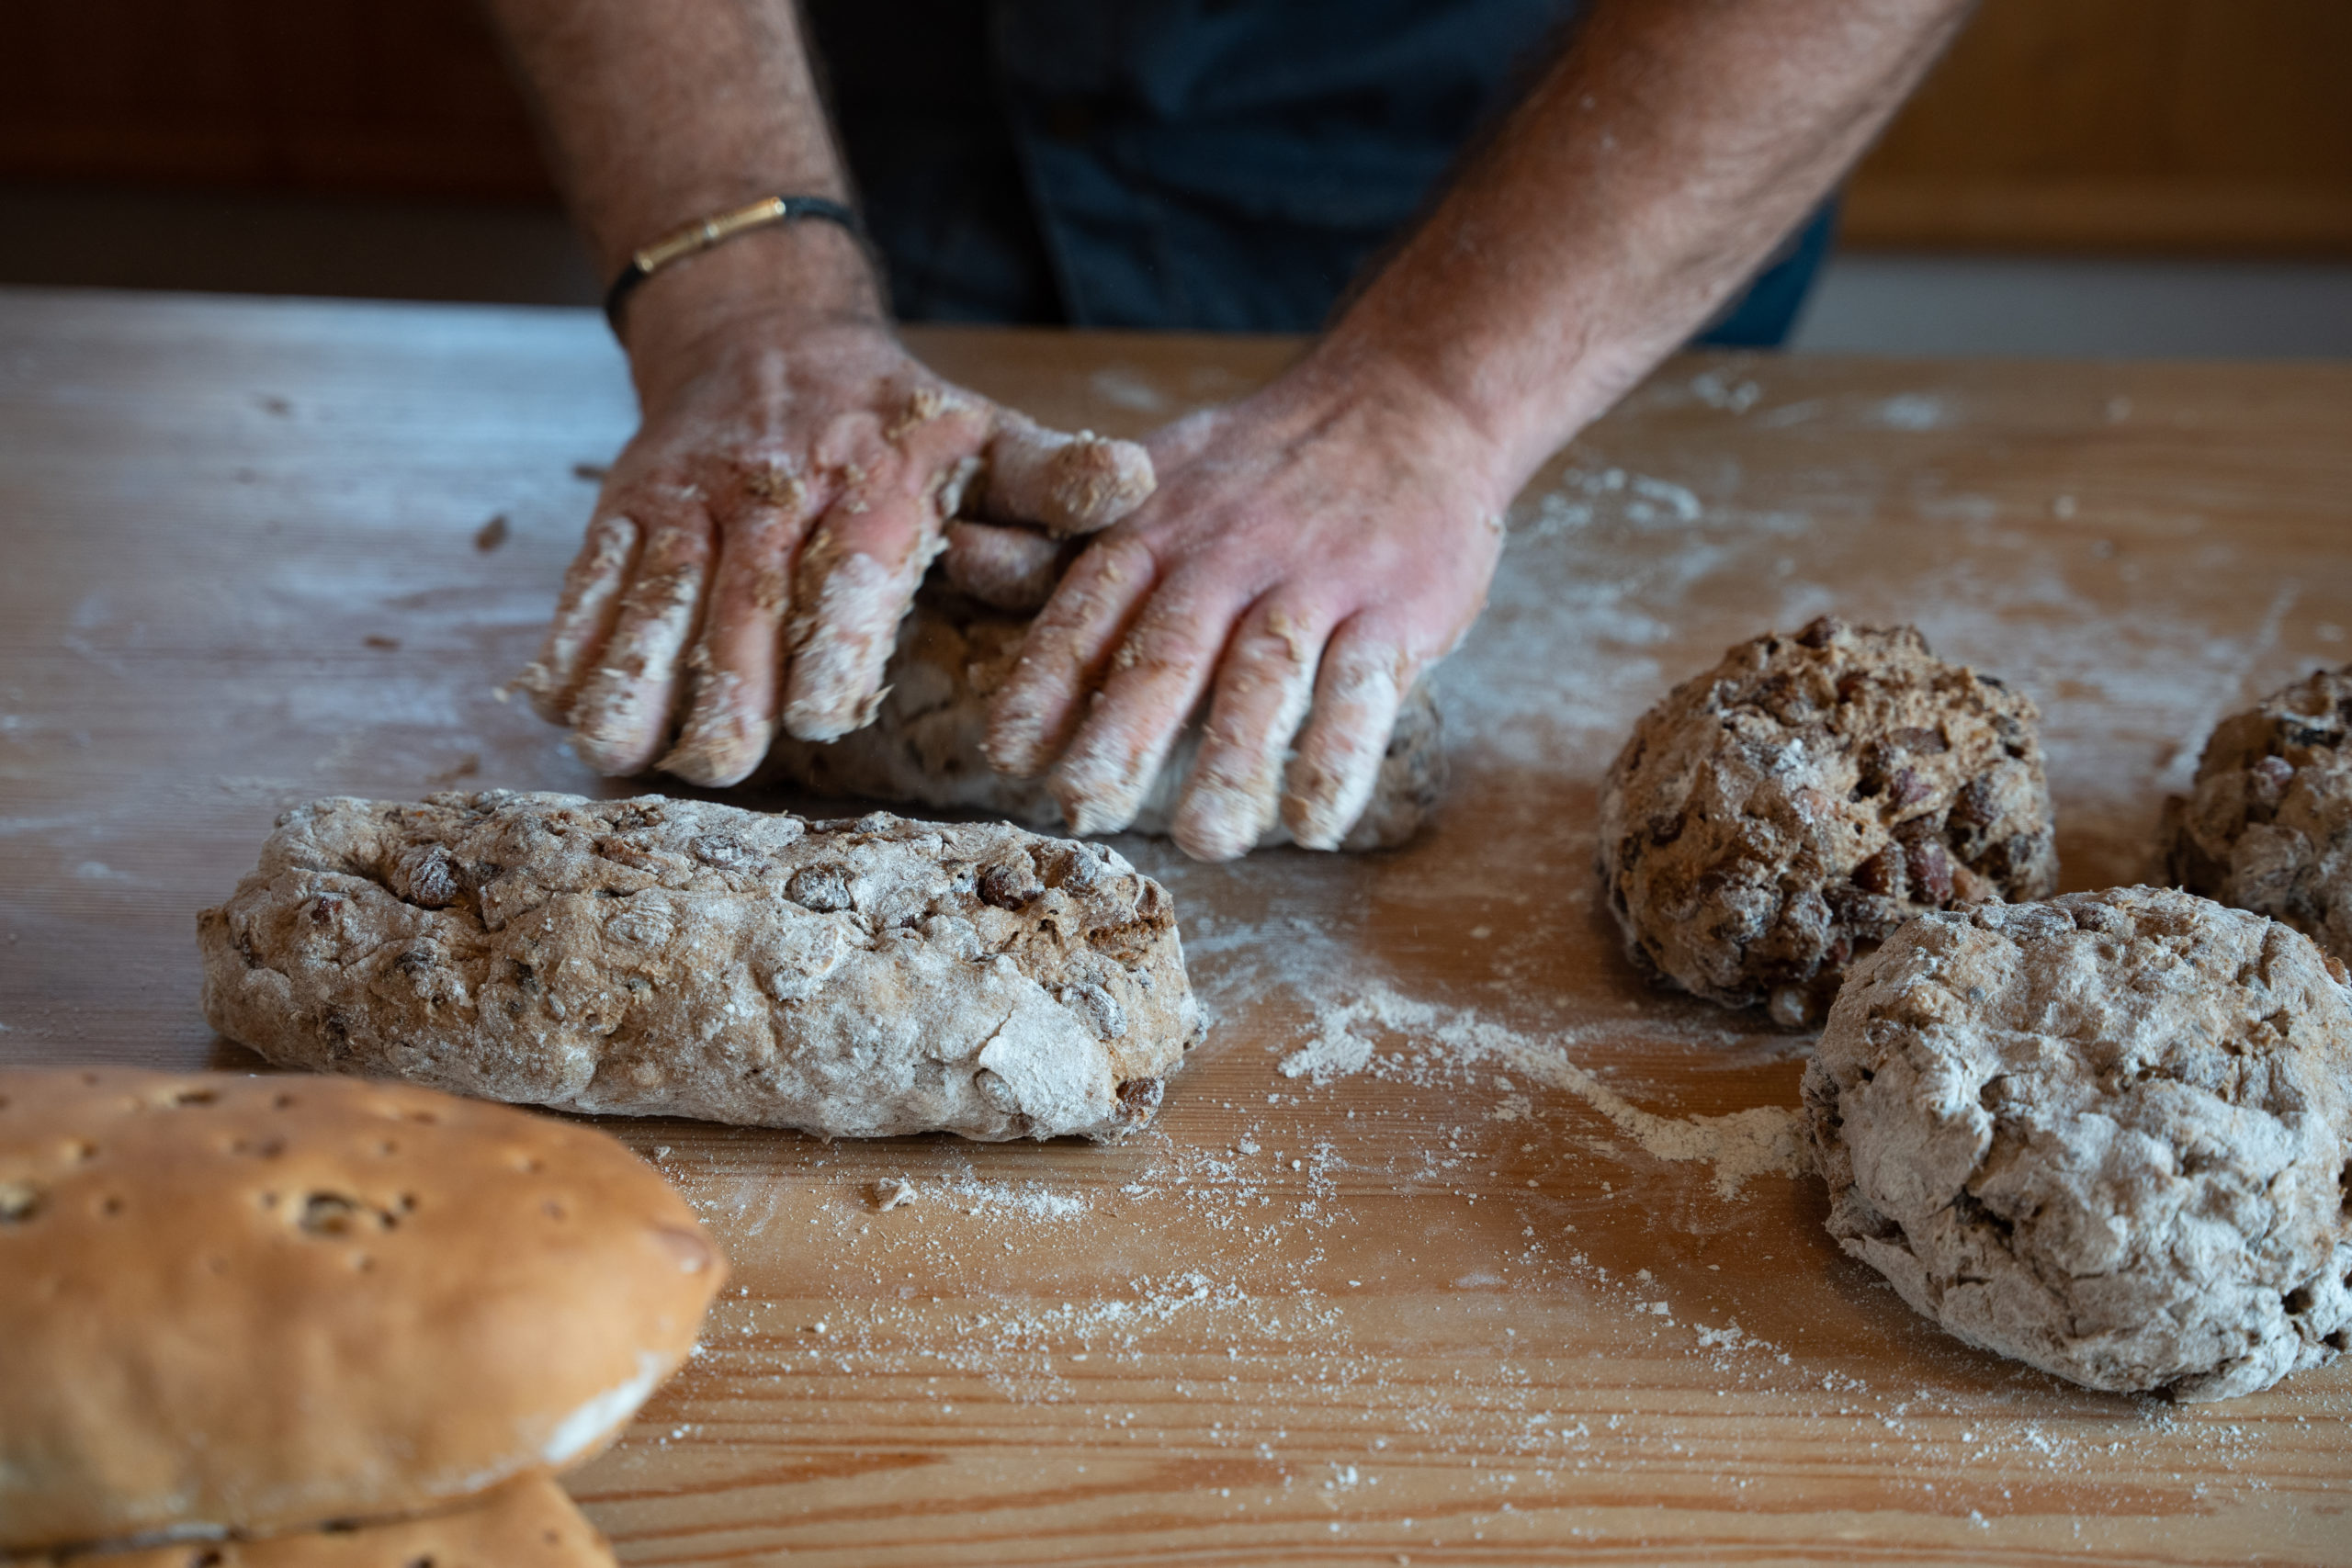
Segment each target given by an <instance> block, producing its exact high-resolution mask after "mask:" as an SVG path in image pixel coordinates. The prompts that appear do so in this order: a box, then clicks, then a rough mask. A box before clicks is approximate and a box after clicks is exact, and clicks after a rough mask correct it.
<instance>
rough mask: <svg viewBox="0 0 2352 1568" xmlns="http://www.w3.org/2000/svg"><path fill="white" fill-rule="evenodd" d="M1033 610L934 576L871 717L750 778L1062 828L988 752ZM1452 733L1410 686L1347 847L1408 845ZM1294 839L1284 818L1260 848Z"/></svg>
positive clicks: (1149, 803) (789, 742)
mask: <svg viewBox="0 0 2352 1568" xmlns="http://www.w3.org/2000/svg"><path fill="white" fill-rule="evenodd" d="M1028 630H1029V618H1028V617H1027V616H1025V615H1012V614H1008V613H1006V612H1004V611H1001V610H994V609H990V608H989V607H988V606H986V605H983V604H979V603H978V601H976V600H972V599H967V598H966V597H964V596H963V595H961V594H958V593H953V592H947V591H945V590H944V589H942V588H940V587H938V586H937V585H936V584H934V585H933V586H931V587H928V588H926V589H925V590H924V591H923V592H922V593H921V594H919V595H918V596H917V597H916V599H915V605H914V608H913V610H911V611H910V612H909V613H908V615H907V618H906V619H905V620H904V621H903V622H901V623H900V624H899V646H898V650H897V651H896V652H895V653H893V654H892V655H891V658H890V670H889V675H890V687H889V690H888V692H887V693H886V694H884V696H883V698H882V705H881V707H880V709H879V710H878V711H877V713H876V717H875V721H874V722H873V723H872V724H871V725H868V726H867V727H866V728H864V729H859V730H854V731H852V732H851V733H849V734H847V735H844V736H842V738H841V739H838V740H832V741H827V742H824V743H821V744H820V743H816V742H811V741H806V740H795V739H792V738H791V737H789V736H783V735H780V736H778V737H777V739H776V740H775V744H774V745H773V746H771V747H770V748H769V750H768V755H767V761H765V762H764V763H763V764H762V765H761V768H760V771H759V773H756V774H754V775H753V777H752V784H754V785H769V786H776V785H784V786H789V787H791V788H794V789H797V790H803V791H814V792H815V793H817V794H819V795H842V796H853V797H862V798H865V799H870V800H888V801H900V802H907V803H910V804H913V805H916V806H922V807H930V808H932V809H933V810H972V811H985V812H989V813H991V814H993V815H996V816H1001V817H1008V818H1012V820H1013V821H1016V822H1019V823H1023V824H1024V825H1025V826H1027V827H1030V828H1035V829H1042V830H1045V831H1047V832H1055V833H1058V832H1061V831H1063V830H1064V829H1063V826H1062V808H1061V807H1060V805H1059V803H1057V801H1056V800H1055V799H1054V797H1053V796H1052V795H1050V794H1048V793H1047V792H1046V781H1045V780H1044V779H1043V778H1035V779H1016V778H1012V777H1010V776H1008V775H1006V774H1003V773H998V772H997V771H996V770H995V769H994V768H991V767H990V766H989V762H988V759H987V758H986V757H985V756H983V755H982V754H981V752H980V737H981V735H982V733H983V732H984V731H985V730H986V729H987V727H988V705H989V698H990V697H992V696H994V695H995V694H996V692H997V689H998V688H999V687H1000V686H1001V685H1002V684H1003V683H1004V682H1005V681H1006V680H1007V679H1009V678H1010V677H1011V675H1012V666H1013V663H1014V661H1015V660H1017V659H1018V658H1019V657H1020V655H1021V639H1022V638H1023V637H1024V636H1026V635H1027V634H1028ZM1200 745H1201V731H1200V728H1199V727H1198V726H1197V725H1194V726H1190V727H1188V728H1186V729H1185V730H1184V732H1183V733H1182V735H1180V736H1179V737H1178V738H1177V740H1176V744H1175V746H1174V747H1173V748H1172V749H1171V750H1170V752H1169V756H1168V761H1167V762H1166V763H1165V764H1163V765H1162V766H1161V768H1160V770H1159V778H1157V779H1155V780H1154V781H1153V782H1152V785H1151V788H1150V791H1149V792H1148V794H1147V795H1145V797H1144V801H1143V805H1142V807H1140V808H1139V809H1138V810H1137V812H1136V818H1135V821H1134V823H1133V824H1132V825H1131V830H1132V831H1135V832H1138V833H1153V834H1164V833H1166V832H1167V831H1168V828H1169V823H1170V819H1171V818H1173V816H1174V815H1175V808H1176V795H1177V791H1178V789H1179V788H1180V787H1181V786H1182V784H1183V781H1184V775H1185V774H1186V773H1188V772H1190V771H1191V769H1192V765H1193V757H1194V755H1195V754H1196V753H1198V751H1199V750H1200ZM1445 774H1446V762H1445V747H1444V736H1443V733H1442V728H1441V725H1440V723H1439V718H1438V709H1437V704H1436V703H1435V701H1433V700H1432V699H1431V697H1430V691H1429V687H1428V685H1427V683H1426V682H1423V683H1419V684H1417V685H1415V686H1414V688H1413V689H1412V691H1411V692H1409V693H1408V694H1407V695H1406V697H1405V701H1404V704H1403V705H1402V707H1401V708H1400V709H1399V710H1398V712H1397V726H1396V728H1395V729H1394V730H1393V731H1391V732H1390V736H1389V741H1388V750H1387V754H1386V755H1385V757H1384V758H1383V759H1382V761H1381V764H1380V777H1379V782H1378V783H1377V784H1374V788H1373V795H1372V801H1371V804H1369V805H1368V806H1366V807H1364V811H1363V816H1361V817H1359V818H1356V823H1355V826H1354V828H1353V829H1351V830H1350V832H1349V833H1348V836H1347V838H1346V840H1344V841H1343V842H1342V843H1341V844H1340V848H1342V849H1345V850H1377V849H1390V848H1393V847H1395V846H1396V845H1398V844H1401V843H1404V842H1405V841H1406V840H1408V839H1410V838H1411V837H1412V836H1413V835H1414V834H1415V833H1416V832H1418V831H1419V829H1420V826H1421V823H1422V822H1423V821H1424V820H1425V819H1426V818H1428V817H1429V815H1430V812H1431V811H1432V810H1433V809H1434V808H1435V807H1436V805H1437V801H1438V797H1439V796H1440V795H1442V794H1443V793H1444V790H1445ZM1290 841H1291V839H1290V833H1289V830H1288V829H1286V828H1284V827H1283V825H1282V824H1281V823H1280V822H1279V821H1277V822H1276V823H1275V824H1274V825H1273V826H1272V828H1271V829H1268V831H1267V833H1266V835H1265V837H1263V838H1261V840H1259V841H1258V847H1259V848H1260V849H1266V848H1270V847H1272V846H1273V845H1276V844H1286V843H1289V842H1290Z"/></svg>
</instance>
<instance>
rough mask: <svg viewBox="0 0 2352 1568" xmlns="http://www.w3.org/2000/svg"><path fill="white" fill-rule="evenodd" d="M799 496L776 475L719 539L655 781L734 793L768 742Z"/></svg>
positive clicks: (802, 516)
mask: <svg viewBox="0 0 2352 1568" xmlns="http://www.w3.org/2000/svg"><path fill="white" fill-rule="evenodd" d="M808 511H809V491H808V489H807V487H806V486H805V485H803V484H802V483H801V481H800V480H799V479H797V478H795V477H793V476H790V475H784V476H781V478H780V479H775V480H774V481H773V482H771V483H769V484H768V485H766V486H765V487H764V489H763V491H760V492H758V493H755V494H754V495H753V496H752V497H751V498H750V499H749V500H748V501H747V502H745V503H744V507H743V511H742V512H741V514H740V515H738V516H737V517H736V518H734V519H733V520H732V521H730V522H729V524H728V525H725V526H724V527H722V528H721V529H720V530H719V543H718V566H717V568H716V569H715V570H713V571H712V573H711V580H710V604H709V608H708V609H707V611H706V613H705V614H704V616H703V630H702V636H701V637H700V638H699V639H698V640H697V641H696V643H695V650H694V654H693V656H692V659H691V660H690V664H691V675H692V680H691V688H692V689H691V690H690V691H689V693H688V694H687V696H686V701H685V709H686V720H685V724H684V726H683V727H682V728H681V729H680V730H679V733H678V742H677V744H676V745H675V746H673V747H672V748H671V750H670V754H669V755H668V756H666V757H664V758H662V764H661V765H662V771H663V772H665V773H675V774H676V775H677V776H678V777H680V778H682V779H685V780H687V781H688V782H690V783H693V784H705V785H708V786H711V787H714V788H717V787H722V786H724V785H727V784H741V782H742V781H743V780H744V779H746V778H748V777H750V776H751V773H752V770H753V769H754V768H756V767H758V766H759V765H760V760H761V759H762V758H763V757H765V756H766V755H767V751H768V744H769V742H770V741H772V740H774V739H775V716H776V705H777V703H778V701H779V696H780V692H781V688H782V685H783V645H784V620H785V615H786V612H787V611H788V610H789V609H790V608H791V604H792V569H793V563H794V559H795V558H796V557H797V555H798V554H799V547H800V540H801V537H802V536H803V534H804V533H805V531H806V529H807V526H808V520H809V519H808Z"/></svg>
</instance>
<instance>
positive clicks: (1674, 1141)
mask: <svg viewBox="0 0 2352 1568" xmlns="http://www.w3.org/2000/svg"><path fill="white" fill-rule="evenodd" d="M1316 1025H1317V1031H1316V1034H1315V1037H1314V1038H1313V1039H1312V1040H1310V1041H1309V1042H1308V1043H1306V1044H1305V1045H1303V1046H1301V1047H1300V1048H1298V1049H1297V1050H1295V1051H1293V1052H1292V1053H1291V1054H1290V1055H1287V1056H1284V1057H1283V1061H1282V1069H1281V1070H1282V1074H1283V1077H1291V1078H1300V1077H1304V1078H1308V1079H1311V1080H1313V1081H1315V1082H1317V1083H1326V1082H1329V1081H1330V1080H1331V1079H1333V1078H1338V1077H1347V1076H1349V1075H1351V1074H1353V1073H1360V1072H1363V1071H1365V1070H1367V1069H1372V1070H1375V1071H1376V1070H1377V1068H1378V1058H1377V1052H1376V1048H1375V1044H1374V1039H1373V1032H1387V1033H1392V1034H1397V1035H1403V1036H1405V1037H1407V1038H1408V1039H1412V1040H1416V1041H1421V1042H1428V1043H1435V1044H1438V1045H1441V1046H1442V1047H1444V1048H1445V1049H1447V1050H1449V1051H1452V1052H1453V1053H1455V1054H1456V1055H1458V1057H1459V1058H1460V1059H1461V1060H1462V1061H1464V1062H1471V1061H1491V1062H1498V1063H1501V1064H1505V1065H1508V1066H1511V1067H1514V1068H1516V1069H1517V1070H1519V1071H1521V1072H1522V1073H1525V1074H1526V1075H1527V1076H1528V1077H1532V1078H1534V1079H1536V1080H1538V1081H1539V1082H1542V1083H1544V1084H1547V1085H1549V1086H1551V1087H1552V1088H1554V1089H1566V1091H1567V1092H1569V1093H1571V1094H1574V1095H1576V1096H1577V1098H1578V1099H1580V1100H1584V1102H1585V1103H1586V1104H1588V1105H1589V1106H1591V1107H1592V1108H1593V1109H1594V1110H1595V1111H1600V1113H1601V1114H1602V1115H1603V1116H1606V1117H1607V1118H1608V1119H1609V1120H1610V1122H1611V1123H1612V1124H1613V1125H1614V1126H1615V1127H1616V1128H1617V1130H1618V1131H1619V1132H1621V1133H1623V1134H1625V1135H1626V1136H1627V1137H1629V1138H1631V1139H1633V1140H1634V1142H1635V1143H1636V1144H1639V1145H1641V1146H1642V1148H1643V1149H1645V1151H1647V1152H1648V1153H1649V1154H1650V1155H1652V1156H1655V1157H1657V1158H1658V1159H1663V1160H1675V1161H1688V1160H1703V1161H1705V1162H1706V1163H1707V1164H1709V1165H1712V1166H1713V1167H1714V1171H1715V1179H1714V1185H1715V1190H1716V1192H1718V1193H1719V1194H1721V1195H1722V1196H1724V1197H1725V1198H1736V1197H1737V1196H1738V1195H1739V1192H1740V1190H1741V1188H1742V1187H1744V1186H1745V1185H1746V1184H1747V1180H1748V1179H1750V1178H1751V1177H1757V1176H1767V1175H1771V1176H1796V1175H1799V1174H1801V1173H1802V1172H1803V1171H1804V1142H1803V1140H1802V1138H1801V1137H1800V1135H1799V1126H1798V1120H1797V1117H1798V1113H1797V1111H1796V1110H1795V1109H1794V1108H1793V1107H1782V1106H1777V1105H1771V1106H1754V1107H1751V1108H1749V1109H1747V1110H1746V1111H1734V1112H1732V1113H1731V1114H1729V1115H1725V1116H1660V1115H1657V1113H1655V1112H1653V1111H1645V1110H1643V1109H1642V1108H1641V1107H1639V1106H1637V1105H1635V1104H1634V1103H1633V1102H1632V1101H1630V1100H1626V1099H1625V1098H1624V1097H1623V1095H1620V1094H1618V1093H1617V1092H1616V1091H1615V1090H1614V1089H1611V1088H1610V1087H1609V1086H1608V1085H1607V1084H1605V1083H1603V1082H1601V1081H1600V1078H1598V1077H1595V1076H1594V1075H1593V1074H1592V1073H1591V1072H1589V1070H1587V1069H1586V1068H1584V1067H1580V1066H1577V1064H1576V1063H1575V1062H1573V1061H1572V1060H1570V1059H1569V1057H1568V1055H1567V1053H1566V1042H1565V1041H1544V1040H1538V1039H1535V1038H1533V1037H1532V1036H1530V1035H1527V1034H1524V1033H1521V1032H1519V1031H1517V1030H1514V1029H1510V1028H1507V1027H1505V1026H1504V1025H1502V1024H1498V1023H1495V1022H1492V1021H1488V1020H1486V1019H1482V1018H1480V1017H1478V1016H1477V1015H1476V1013H1474V1012H1470V1011H1466V1010H1460V1009H1450V1008H1444V1007H1440V1006H1437V1005H1434V1004H1432V1003H1429V1002H1423V1001H1417V1000H1415V999H1414V998H1410V997H1407V996H1404V995H1402V994H1401V993H1399V992H1398V991H1397V990H1396V989H1395V988H1394V987H1389V986H1385V985H1374V986H1372V987H1367V988H1366V989H1365V990H1364V991H1363V993H1362V994H1361V995H1359V996H1358V997H1356V998H1354V999H1352V1000H1350V1001H1344V1002H1326V1003H1323V1004H1321V1005H1319V1006H1317V1009H1316Z"/></svg>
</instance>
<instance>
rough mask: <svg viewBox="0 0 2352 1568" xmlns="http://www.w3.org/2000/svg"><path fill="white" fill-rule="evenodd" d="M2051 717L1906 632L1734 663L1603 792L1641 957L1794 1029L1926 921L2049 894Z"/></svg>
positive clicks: (1679, 981) (1614, 768) (1667, 719)
mask: <svg viewBox="0 0 2352 1568" xmlns="http://www.w3.org/2000/svg"><path fill="white" fill-rule="evenodd" d="M2038 718H2039V715H2038V714H2037V713H2036V711H2035V709H2034V705H2033V704H2032V703H2031V702H2030V700H2028V699H2027V698H2026V697H2024V696H2022V695H2020V694H2018V693H2015V692H2012V691H2010V690H2008V689H2007V687H2005V686H2003V685H2002V684H2001V682H1998V681H1996V680H1993V679H1992V678H1990V677H1988V676H1983V675H1979V674H1977V673H1976V672H1975V671H1973V670H1969V669H1965V668H1962V666H1959V665H1956V664H1947V663H1945V662H1944V661H1943V660H1939V659H1938V658H1936V657H1935V656H1934V655H1932V654H1931V653H1929V652H1928V645H1927V642H1926V640H1925V639H1924V638H1922V637H1920V636H1919V634H1918V633H1917V632H1916V631H1914V630H1912V629H1911V628H1910V627H1908V626H1898V627H1895V628H1894V629H1892V630H1878V629H1874V628H1871V627H1860V626H1848V625H1846V624H1845V623H1844V622H1842V621H1838V620H1836V619H1833V618H1831V617H1829V616H1826V615H1825V616H1823V617H1822V618H1820V619H1819V620H1816V621H1815V622H1814V623H1813V624H1812V625H1810V626H1806V627H1805V628H1804V630H1803V631H1801V632H1798V633H1797V634H1796V635H1795V636H1793V637H1788V636H1768V637H1758V638H1757V639H1755V640H1754V641H1753V642H1747V643H1743V644H1741V645H1740V646H1739V647H1737V648H1735V649H1732V650H1731V651H1730V652H1729V653H1726V654H1725V655H1724V659H1723V662H1721V663H1720V664H1717V665H1716V666H1715V667H1714V668H1713V669H1712V670H1710V671H1707V672H1706V673H1705V674H1703V675H1701V676H1699V677H1697V678H1696V679H1695V680H1691V681H1686V682H1683V683H1682V684H1681V685H1679V686H1677V687H1676V688H1675V689H1674V690H1673V691H1672V692H1670V693H1668V694H1667V696H1666V698H1665V700H1664V701H1662V702H1660V703H1659V704H1658V705H1657V706H1656V707H1654V708H1652V709H1650V711H1649V712H1647V713H1645V714H1644V715H1643V716H1642V717H1641V720H1640V722H1639V723H1637V724H1636V725H1634V734H1633V738H1632V739H1629V740H1628V741H1626V743H1625V749H1624V750H1623V751H1621V752H1620V753H1619V754H1618V756H1617V760H1616V761H1615V762H1614V763H1613V764H1612V765H1611V768H1610V770H1609V777H1608V780H1607V782H1606V784H1604V785H1603V787H1602V791H1601V797H1600V877H1601V882H1602V885H1603V887H1604V889H1605V891H1606V892H1607V894H1608V897H1609V908H1610V910H1611V913H1613V914H1614V915H1615V916H1616V917H1617V923H1618V925H1619V927H1620V928H1621V929H1622V930H1623V932H1624V935H1625V950H1626V953H1627V954H1628V956H1629V957H1631V959H1632V960H1633V962H1634V964H1635V965H1636V966H1637V967H1638V968H1640V969H1642V970H1643V971H1645V973H1648V974H1650V975H1653V976H1658V977H1660V978H1662V979H1665V980H1667V981H1668V982H1670V983H1672V984H1674V985H1676V986H1679V987H1682V988H1683V989H1684V990H1687V991H1691V992H1695V993H1696V994H1697V995H1699V996H1702V997H1705V998H1708V999H1709V1000H1711V1001H1716V1002H1721V1003H1723V1004H1724V1006H1726V1007H1747V1006H1750V1005H1752V1004H1754V1003H1757V1002H1768V1003H1769V1004H1770V1010H1771V1014H1772V1017H1773V1019H1774V1021H1777V1022H1779V1023H1781V1024H1783V1025H1786V1026H1789V1027H1792V1028H1793V1027H1796V1026H1799V1025H1802V1024H1805V1023H1809V1022H1815V1021H1818V1020H1819V1019H1820V1017H1821V1015H1822V1013H1823V1011H1824V1010H1826V1007H1827V1005H1828V1002H1829V998H1831V997H1833V996H1834V995H1836V994H1837V990H1838V980H1839V978H1840V976H1843V974H1844V973H1845V968H1846V965H1847V964H1848V963H1849V962H1850V961H1851V960H1852V958H1853V957H1854V956H1855V954H1857V953H1866V952H1868V951H1869V950H1870V949H1871V947H1873V946H1874V945H1876V944H1877V943H1878V942H1882V941H1883V940H1885V938H1886V936H1887V934H1888V933H1889V932H1890V931H1894V928H1895V927H1896V926H1897V925H1898V924H1900V923H1901V922H1902V921H1903V920H1905V919H1908V918H1909V917H1911V916H1913V915H1916V914H1918V913H1920V912H1922V911H1924V910H1929V909H1940V908H1951V907H1952V906H1954V905H1964V904H1972V903H1975V902H1978V901H1980V900H1982V899H1985V898H2035V897H2041V896H2042V895H2043V894H2046V893H2048V892H2050V891H2051V890H2052V888H2053V887H2054V886H2056V885H2057V880H2058V857H2057V853H2056V852H2055V850H2054V849H2053V848H2052V836H2051V825H2050V792H2049V788H2048V785H2047V784H2045V783H2044V782H2043V777H2042V767H2041V740H2040V739H2039V737H2038V735H2037V733H2036V728H2035V726H2036V721H2037V719H2038Z"/></svg>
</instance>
